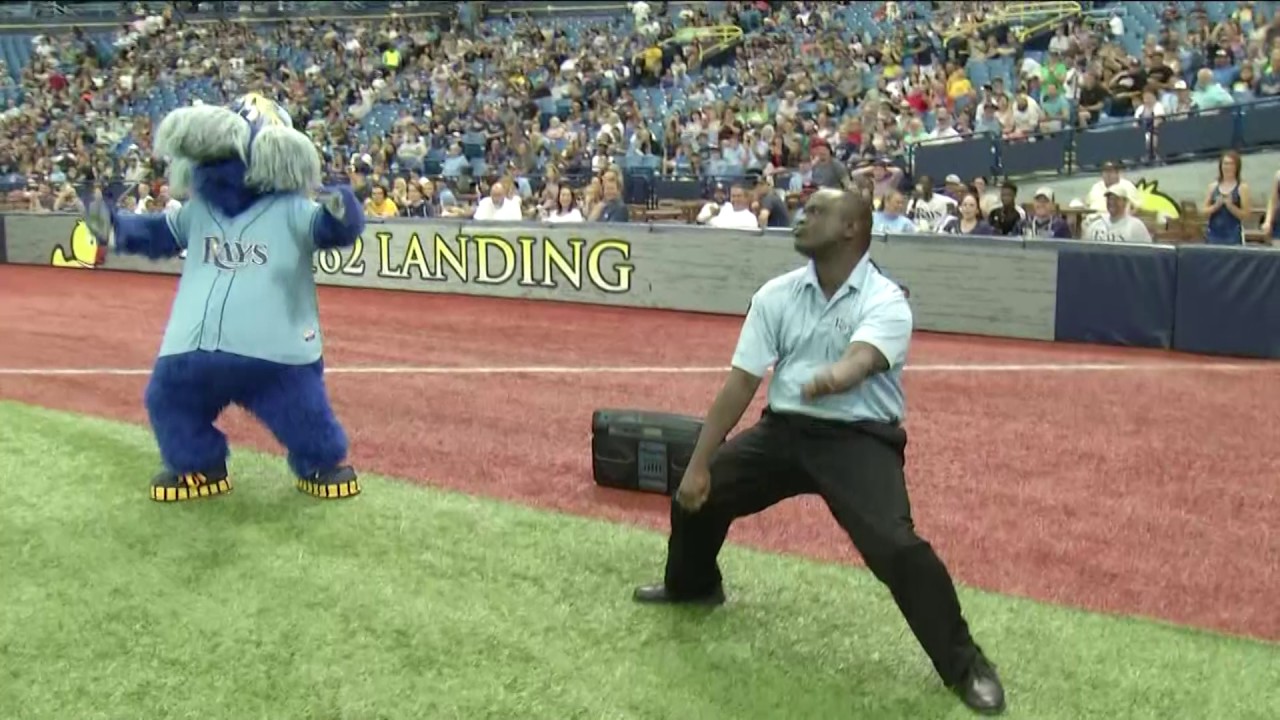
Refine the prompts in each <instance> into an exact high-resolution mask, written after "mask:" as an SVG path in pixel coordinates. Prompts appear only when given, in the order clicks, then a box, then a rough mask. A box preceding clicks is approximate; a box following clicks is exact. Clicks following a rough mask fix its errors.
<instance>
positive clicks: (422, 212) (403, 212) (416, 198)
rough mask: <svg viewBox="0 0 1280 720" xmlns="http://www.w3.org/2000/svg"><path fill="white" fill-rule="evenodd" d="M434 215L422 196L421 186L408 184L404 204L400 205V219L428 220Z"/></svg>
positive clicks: (432, 209)
mask: <svg viewBox="0 0 1280 720" xmlns="http://www.w3.org/2000/svg"><path fill="white" fill-rule="evenodd" d="M435 215H436V213H435V211H434V208H432V207H431V203H429V202H427V198H426V197H425V196H424V195H423V186H422V185H420V184H418V183H409V185H408V187H407V188H406V190H405V200H404V204H403V205H400V217H415V218H429V217H435Z"/></svg>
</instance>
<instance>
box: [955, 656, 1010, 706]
mask: <svg viewBox="0 0 1280 720" xmlns="http://www.w3.org/2000/svg"><path fill="white" fill-rule="evenodd" d="M951 689H952V690H953V691H954V692H955V694H957V695H959V696H960V699H961V700H963V701H964V704H965V705H968V706H969V708H970V709H972V710H974V711H976V712H979V713H981V714H983V715H999V714H1001V713H1003V712H1004V686H1002V685H1001V684H1000V676H999V675H997V674H996V668H995V665H993V664H992V663H991V661H990V660H987V658H986V657H984V656H983V655H982V654H981V653H979V654H978V657H976V658H974V660H973V665H971V666H969V670H968V672H966V673H965V674H964V678H963V679H962V680H961V681H960V682H958V683H956V684H955V685H953V686H952V688H951Z"/></svg>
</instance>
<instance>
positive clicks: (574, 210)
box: [543, 185, 585, 223]
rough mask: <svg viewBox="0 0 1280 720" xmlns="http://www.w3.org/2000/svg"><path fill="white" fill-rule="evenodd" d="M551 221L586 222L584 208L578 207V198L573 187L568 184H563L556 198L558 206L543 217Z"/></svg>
mask: <svg viewBox="0 0 1280 720" xmlns="http://www.w3.org/2000/svg"><path fill="white" fill-rule="evenodd" d="M543 219H544V220H545V221H546V222H549V223H580V222H584V221H585V218H583V217H582V210H580V209H579V208H578V198H577V197H576V196H574V194H573V188H571V187H569V186H568V185H561V186H560V192H559V194H558V197H557V198H556V206H555V208H554V209H553V210H551V211H550V212H548V213H547V214H546V216H545V217H544V218H543Z"/></svg>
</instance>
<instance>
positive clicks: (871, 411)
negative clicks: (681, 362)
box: [733, 255, 913, 423]
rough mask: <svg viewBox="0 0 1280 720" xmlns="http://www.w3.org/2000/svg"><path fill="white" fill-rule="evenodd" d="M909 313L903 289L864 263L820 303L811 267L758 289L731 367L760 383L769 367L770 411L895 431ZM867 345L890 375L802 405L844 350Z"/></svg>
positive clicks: (901, 410)
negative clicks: (888, 426) (815, 380)
mask: <svg viewBox="0 0 1280 720" xmlns="http://www.w3.org/2000/svg"><path fill="white" fill-rule="evenodd" d="M912 324H913V321H912V315H911V306H910V305H909V304H908V303H907V298H906V296H905V295H904V294H903V292H902V289H901V288H900V287H898V285H897V284H896V283H894V282H893V281H892V280H889V279H888V278H886V277H885V276H884V275H882V274H881V273H880V271H879V270H878V269H877V268H876V267H875V265H874V264H872V262H871V258H870V256H868V255H864V256H863V258H862V260H860V261H859V262H858V264H857V266H855V267H854V269H853V272H852V273H850V275H849V278H848V280H846V281H845V282H844V284H843V285H842V286H841V287H840V288H839V290H837V291H836V293H835V294H834V295H832V296H831V299H830V300H827V298H826V297H825V296H824V295H823V292H822V288H821V287H820V286H819V285H818V275H817V271H816V270H815V268H814V265H813V263H812V262H811V263H809V264H808V265H807V266H806V267H802V268H799V269H797V270H793V271H792V272H789V273H787V274H785V275H782V276H779V277H777V278H774V279H773V280H770V281H769V282H767V283H765V285H764V287H762V288H760V289H759V290H758V291H756V294H755V295H754V296H753V297H752V299H751V308H750V309H749V310H748V311H747V318H746V320H745V321H744V322H743V325H742V333H741V335H740V336H739V338H738V347H737V349H736V350H735V351H734V354H733V366H734V367H736V368H738V369H739V370H742V371H743V372H746V373H749V374H751V375H754V376H756V377H764V375H765V373H766V372H767V371H768V369H769V367H770V366H773V380H772V381H771V382H770V383H769V392H768V402H769V406H770V407H771V408H772V409H773V410H775V411H778V412H793V413H799V414H804V415H810V416H813V417H818V418H824V419H829V420H842V421H847V422H853V421H860V420H873V421H879V422H888V423H897V422H902V421H903V420H905V418H906V400H905V397H904V396H903V392H902V367H903V365H905V364H906V361H907V350H908V347H909V345H910V343H911V330H912ZM855 342H863V343H867V344H868V345H871V346H872V347H874V348H876V349H877V350H879V351H880V353H881V354H882V355H884V357H885V359H887V360H888V361H889V369H888V370H887V371H885V372H883V373H879V374H877V375H873V376H872V377H870V378H867V380H865V381H864V382H863V383H862V384H861V385H859V386H857V387H855V388H853V389H852V390H849V391H848V392H845V393H842V394H839V395H828V396H826V397H822V398H818V399H816V400H812V401H810V400H806V399H805V398H804V396H803V394H802V389H803V388H804V386H805V385H806V384H808V383H809V382H810V381H812V380H813V378H814V376H816V375H817V374H818V373H819V372H821V371H822V370H824V369H826V368H827V367H829V366H830V365H831V364H832V363H834V362H836V361H838V360H839V359H840V358H841V357H843V356H844V354H845V351H846V350H847V349H848V348H849V345H851V344H852V343H855Z"/></svg>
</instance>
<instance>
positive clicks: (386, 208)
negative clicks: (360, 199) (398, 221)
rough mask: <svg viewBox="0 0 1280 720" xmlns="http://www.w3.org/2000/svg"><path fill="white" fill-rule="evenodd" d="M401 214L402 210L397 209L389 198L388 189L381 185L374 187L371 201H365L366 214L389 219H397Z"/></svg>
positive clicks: (370, 195) (370, 196)
mask: <svg viewBox="0 0 1280 720" xmlns="http://www.w3.org/2000/svg"><path fill="white" fill-rule="evenodd" d="M399 212H400V208H398V207H396V203H395V201H394V200H392V199H391V198H389V197H387V188H386V187H384V186H383V185H381V184H379V185H374V186H373V189H372V190H371V191H370V194H369V199H368V200H365V201H364V214H365V215H370V216H372V217H380V218H388V217H395V216H396V215H397V214H399Z"/></svg>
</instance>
